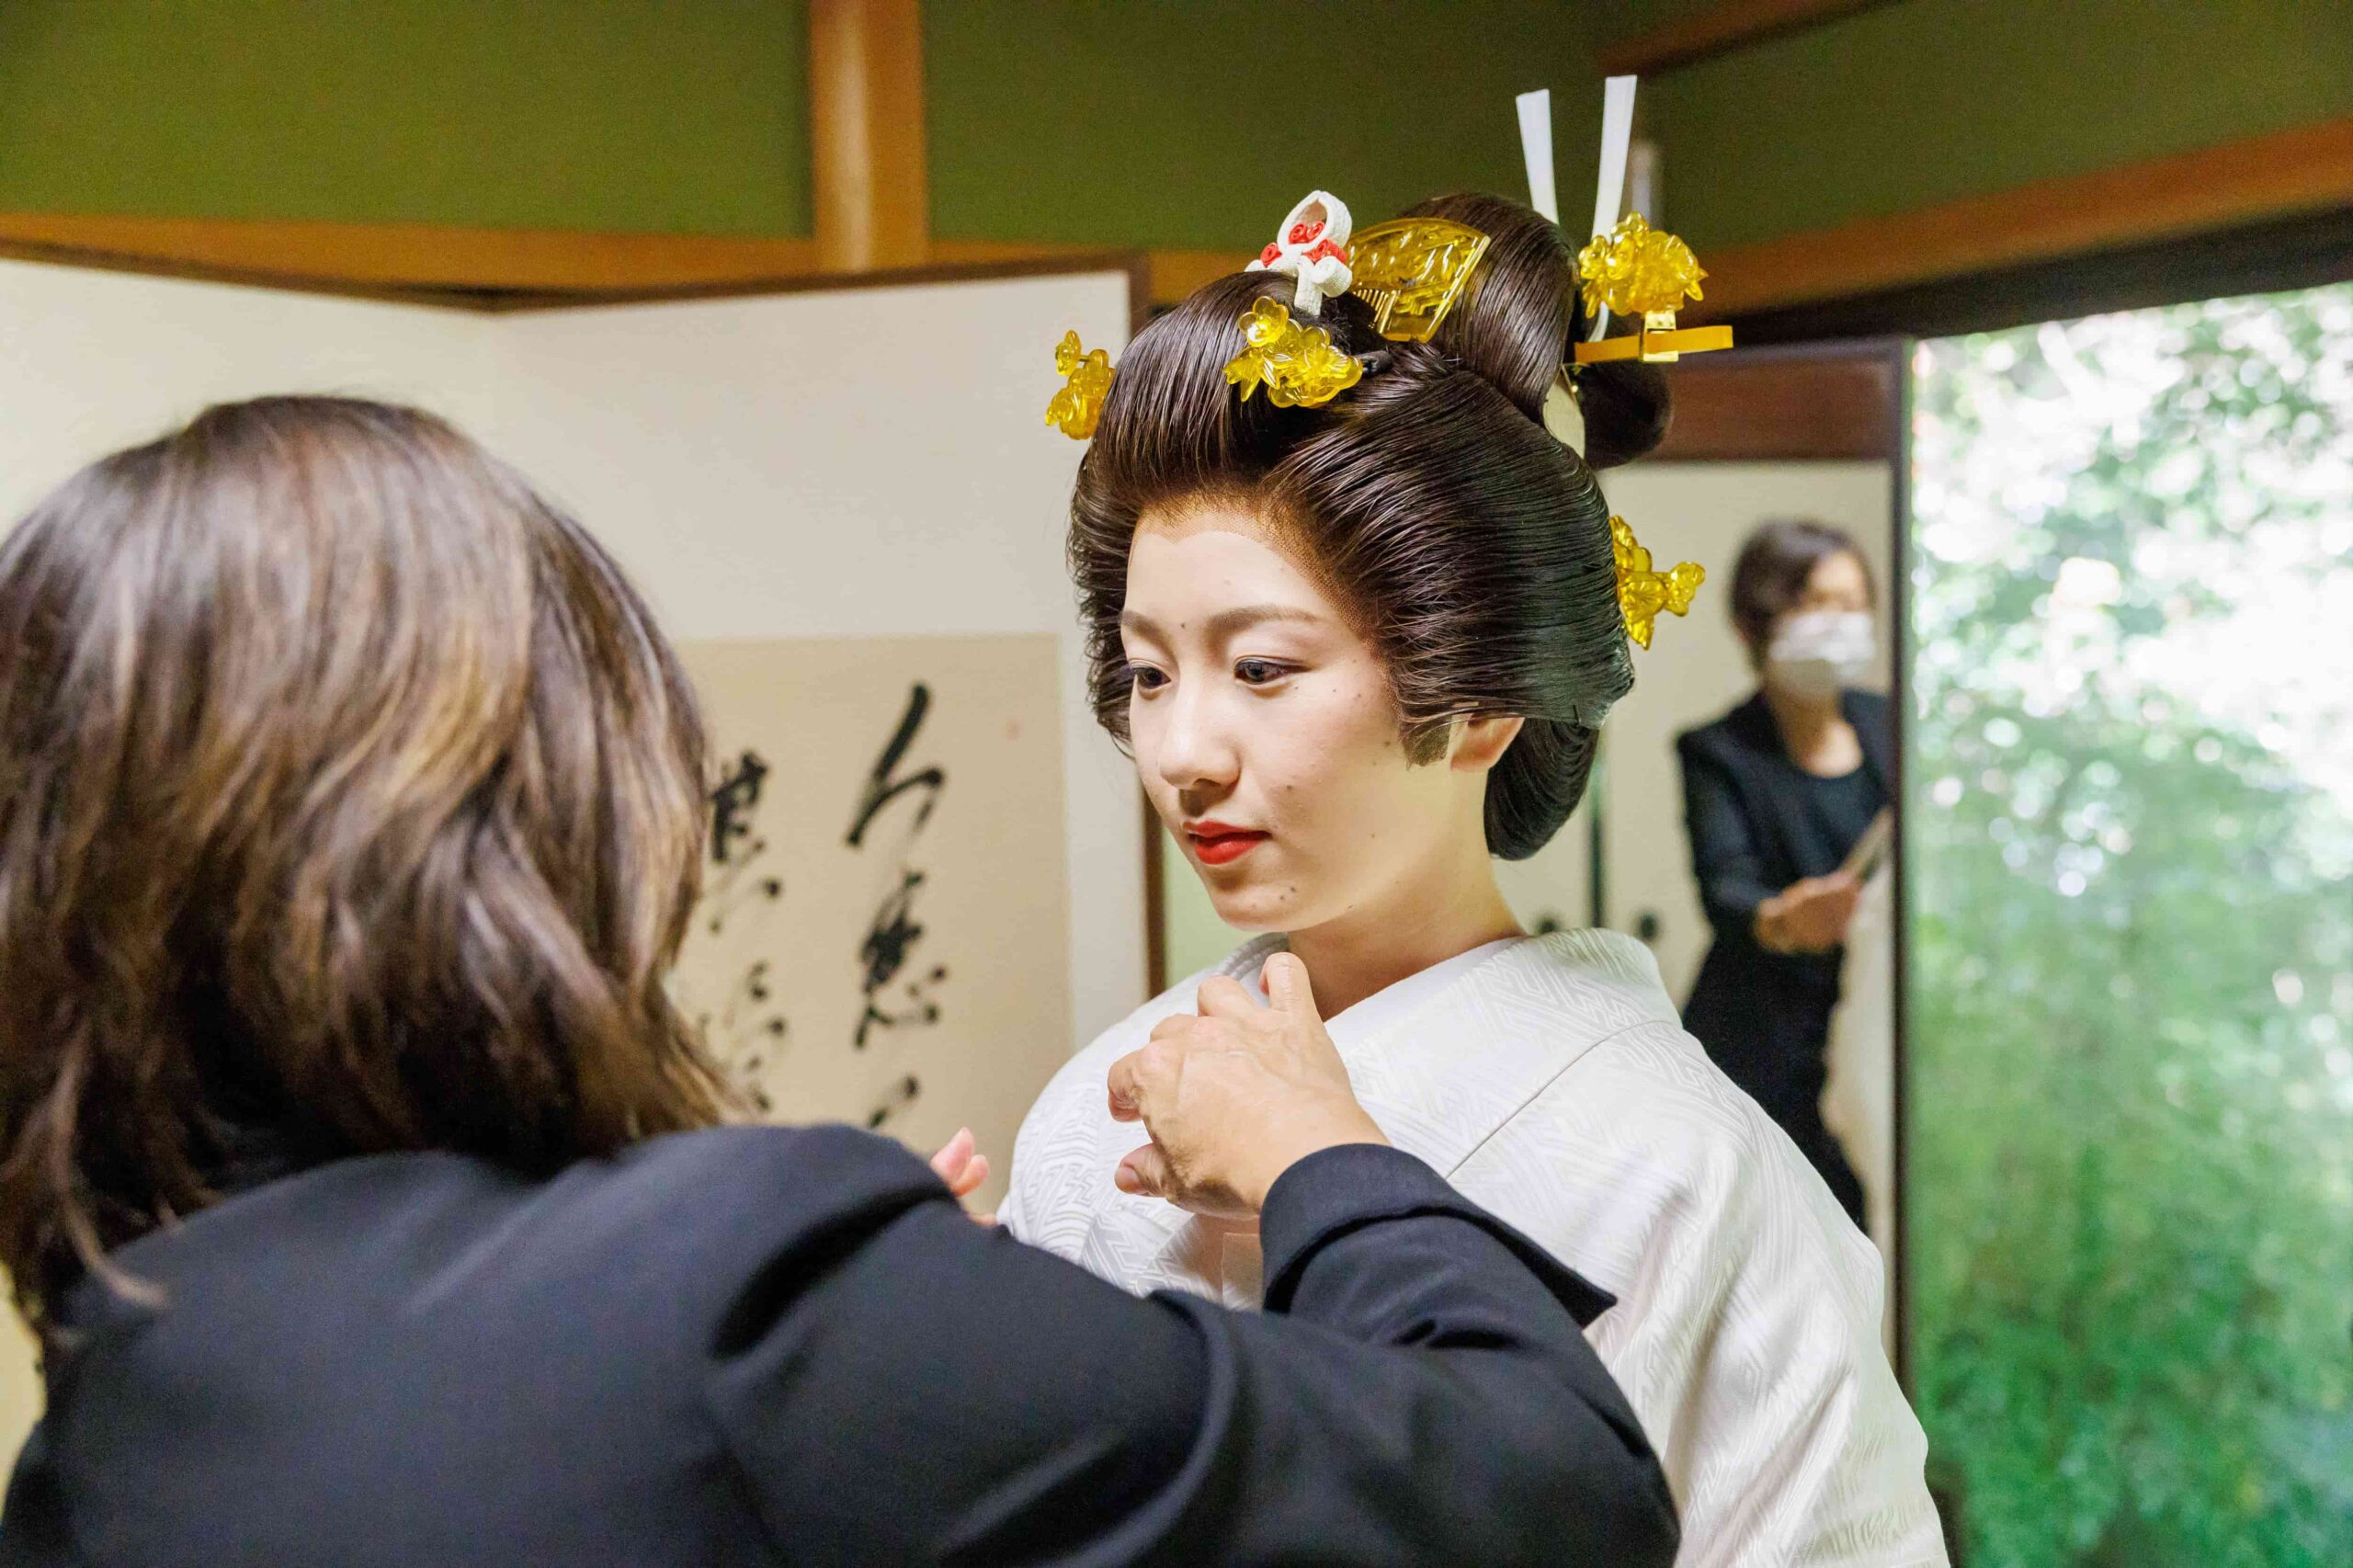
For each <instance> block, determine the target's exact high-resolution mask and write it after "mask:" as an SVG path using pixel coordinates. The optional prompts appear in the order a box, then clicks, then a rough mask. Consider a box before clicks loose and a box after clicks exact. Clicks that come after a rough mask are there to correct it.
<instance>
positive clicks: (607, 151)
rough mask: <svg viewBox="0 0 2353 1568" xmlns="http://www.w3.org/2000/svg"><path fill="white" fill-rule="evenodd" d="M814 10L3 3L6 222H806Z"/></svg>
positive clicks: (773, 5)
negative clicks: (70, 218) (20, 216)
mask: <svg viewBox="0 0 2353 1568" xmlns="http://www.w3.org/2000/svg"><path fill="white" fill-rule="evenodd" d="M808 31H809V27H808V19H807V15H806V11H805V8H804V6H802V5H801V4H800V3H799V0H667V3H665V4H658V5H657V4H645V3H642V0H638V3H631V0H0V210H28V211H50V212H83V213H141V214H149V215H156V216H168V217H222V218H301V219H327V220H340V221H346V222H435V223H460V224H478V225H484V226H489V227H509V228H516V227H519V228H554V229H563V228H573V229H605V230H623V231H632V230H633V231H648V232H664V231H672V232H680V233H717V234H805V233H808V232H809V227H810V220H809V126H808V111H807V108H806V98H807V81H808V74H809V73H808Z"/></svg>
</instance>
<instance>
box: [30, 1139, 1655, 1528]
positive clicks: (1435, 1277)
mask: <svg viewBox="0 0 2353 1568" xmlns="http://www.w3.org/2000/svg"><path fill="white" fill-rule="evenodd" d="M1263 1234H1264V1240H1265V1245H1266V1256H1267V1279H1268V1281H1269V1284H1268V1288H1267V1308H1268V1312H1267V1314H1266V1315H1256V1314H1237V1313H1232V1312H1225V1311H1223V1310H1222V1309H1220V1308H1218V1307H1215V1306H1212V1305H1210V1304H1208V1303H1205V1302H1202V1301H1193V1300H1189V1299H1176V1298H1154V1299H1152V1300H1148V1301H1139V1300H1136V1299H1133V1298H1131V1297H1130V1296H1128V1295H1126V1294H1124V1293H1122V1292H1121V1291H1120V1290H1116V1289H1114V1288H1113V1287H1111V1286H1108V1285H1106V1284H1103V1283H1102V1282H1100V1281H1098V1280H1096V1279H1094V1278H1091V1277H1089V1276H1087V1275H1086V1274H1084V1273H1082V1272H1081V1271H1079V1270H1078V1269H1075V1268H1073V1267H1069V1266H1068V1265H1066V1264H1064V1263H1063V1262H1062V1261H1061V1260H1059V1259H1057V1258H1054V1257H1051V1256H1047V1255H1046V1254H1044V1253H1040V1252H1037V1251H1033V1250H1032V1249H1030V1248H1028V1247H1025V1246H1023V1245H1021V1244H1018V1243H1017V1242H1015V1241H1014V1240H1013V1239H1012V1238H1011V1237H1010V1236H1007V1235H1005V1234H1002V1233H996V1232H993V1231H985V1230H983V1229H982V1228H981V1227H979V1226H976V1225H974V1224H973V1223H972V1221H970V1220H969V1219H967V1218H966V1217H965V1216H964V1214H963V1213H962V1211H961V1209H959V1207H958V1206H957V1205H956V1203H955V1202H954V1200H953V1199H950V1198H949V1195H948V1193H947V1191H946V1189H945V1188H944V1187H941V1186H940V1184H939V1183H938V1180H937V1179H935V1178H934V1177H933V1176H932V1175H931V1173H930V1172H929V1171H928V1170H927V1169H926V1167H925V1166H924V1165H923V1164H922V1163H921V1162H920V1161H917V1160H915V1159H914V1158H912V1157H911V1156H909V1155H908V1154H906V1153H904V1151H902V1150H900V1149H898V1148H897V1147H896V1146H895V1145H892V1144H889V1143H886V1142H882V1141H881V1140H879V1139H876V1138H873V1137H870V1136H868V1135H867V1134H864V1133H860V1132H856V1131H849V1130H847V1129H842V1128H818V1129H811V1130H801V1131H788V1130H781V1129H749V1128H746V1129H732V1130H724V1131H710V1132H703V1133H693V1134H685V1135H680V1136H676V1137H670V1138H664V1139H660V1140H656V1141H654V1142H650V1143H648V1144H645V1145H643V1146H642V1147H641V1148H639V1149H637V1150H635V1151H633V1152H632V1153H629V1154H628V1155H626V1156H625V1157H623V1158H620V1159H618V1160H613V1161H609V1162H604V1161H599V1162H590V1163H586V1164H583V1165H577V1166H575V1167H574V1168H572V1169H570V1170H568V1171H566V1172H564V1173H563V1174H562V1175H561V1176H556V1177H555V1178H553V1179H551V1180H544V1181H534V1180H529V1179H525V1178H522V1177H519V1176H515V1175H512V1174H509V1173H507V1172H505V1171H502V1170H499V1169H496V1168H494V1167H492V1166H490V1165H484V1164H483V1163H480V1162H478V1161H474V1160H471V1159H466V1158H462V1157H458V1156H454V1155H444V1154H402V1155H388V1156H382V1157H376V1158H368V1159H354V1160H347V1161H344V1162H341V1163H339V1164H335V1165H328V1166H324V1167H322V1168H318V1169H315V1170H313V1171H310V1172H308V1173H305V1174H302V1175H300V1176H291V1177H288V1178H285V1179H282V1180H278V1181H275V1182H272V1183H269V1184H267V1185H266V1186H263V1187H256V1188H254V1189H252V1190H249V1191H246V1192H244V1193H243V1194H241V1195H239V1196H237V1197H234V1198H232V1199H228V1200H227V1201H224V1202H222V1203H221V1204H218V1205H216V1206H215V1207H213V1208H210V1209H208V1210H204V1211H202V1212H200V1213H199V1214H197V1215H195V1216H194V1217H193V1218H192V1219H190V1220H188V1221H187V1222H185V1223H184V1224H181V1225H179V1226H177V1227H176V1228H174V1229H172V1230H170V1231H167V1232H159V1233H154V1234H152V1235H150V1236H147V1237H143V1238H142V1239H141V1240H139V1241H137V1242H134V1243H132V1244H130V1245H128V1246H125V1247H123V1248H121V1249H120V1250H119V1252H118V1253H117V1254H116V1255H115V1258H114V1261H115V1262H116V1263H117V1264H119V1267H121V1268H123V1269H124V1270H125V1271H127V1272H129V1273H131V1274H132V1275H135V1276H137V1277H139V1278H143V1279H145V1280H148V1281H150V1282H152V1283H153V1284H154V1285H155V1286H158V1287H160V1288H161V1290H163V1292H164V1302H165V1304H163V1305H162V1306H161V1307H147V1306H140V1305H137V1304H134V1303H132V1302H131V1301H128V1300H125V1299H123V1298H121V1297H119V1296H114V1295H111V1294H108V1293H107V1292H106V1291H104V1290H101V1289H100V1288H99V1287H98V1286H97V1284H96V1283H95V1282H85V1284H84V1285H83V1286H82V1287H81V1288H80V1289H79V1290H77V1291H76V1292H75V1293H74V1294H73V1295H72V1296H71V1298H70V1300H69V1304H68V1311H67V1312H66V1314H65V1317H66V1319H67V1321H69V1323H70V1324H71V1327H72V1331H73V1335H74V1347H73V1349H72V1350H71V1352H70V1353H69V1354H66V1355H64V1356H63V1357H62V1358H57V1359H55V1361H54V1363H53V1364H52V1365H51V1368H50V1369H49V1374H48V1375H49V1383H50V1400H51V1403H50V1409H49V1414H48V1415H47V1418H46V1419H45V1420H44V1421H43V1423H42V1425H41V1426H40V1429H39V1430H38V1431H37V1432H36V1434H35V1436H34V1437H33V1440H32V1442H31V1443H30V1444H29V1445H28V1448H27V1449H26V1451H25V1453H24V1455H23V1456H22V1458H21V1459H20V1460H19V1462H18V1464H17V1471H16V1476H15V1479H14V1482H13V1483H12V1484H11V1486H10V1489H9V1494H8V1499H7V1508H6V1518H5V1526H0V1562H6V1563H20V1564H41V1565H44V1568H48V1565H55V1564H63V1563H85V1564H108V1565H114V1564H125V1565H128V1564H142V1565H154V1568H165V1565H168V1568H213V1565H220V1564H231V1563H236V1564H264V1563H267V1564H271V1565H273V1568H296V1565H301V1564H313V1563H316V1564H334V1565H335V1568H392V1565H395V1564H397V1565H403V1568H407V1565H417V1568H423V1565H427V1564H429V1565H431V1568H474V1565H480V1568H493V1565H495V1568H526V1565H531V1564H577V1565H581V1568H623V1565H629V1568H641V1565H659V1564H672V1563H676V1564H688V1563H692V1564H698V1565H701V1568H724V1565H729V1564H744V1563H763V1564H773V1563H785V1562H790V1563H824V1564H833V1563H839V1564H858V1565H860V1568H874V1565H880V1564H899V1563H933V1562H960V1563H1050V1562H1051V1563H1056V1564H1107V1565H1108V1564H1121V1563H1146V1562H1152V1563H1162V1562H1165V1563H1172V1564H1173V1563H1185V1564H1192V1565H1210V1564H1221V1563H1245V1562H1247V1563H1261V1562H1294V1563H1296V1562H1347V1563H1356V1564H1375V1563H1400V1564H1402V1563H1452V1562H1460V1563H1466V1564H1467V1563H1477V1564H1482V1565H1485V1568H1494V1565H1497V1564H1505V1563H1520V1562H1526V1563H1536V1562H1545V1563H1560V1562H1608V1563H1612V1564H1665V1563H1666V1562H1669V1560H1670V1559H1671V1558H1672V1556H1673V1554H1674V1551H1675V1544H1676V1528H1675V1522H1674V1517H1673V1511H1672V1506H1671V1504H1670V1502H1669V1500H1668V1497H1667V1494H1666V1492H1665V1483H1664V1482H1663V1479H1662V1477H1661V1475H1660V1473H1659V1471H1658V1467H1657V1465H1656V1463H1655V1462H1654V1460H1653V1458H1652V1456H1651V1454H1650V1451H1649V1449H1647V1447H1646V1446H1645V1445H1644V1442H1643V1436H1642V1433H1641V1431H1640V1430H1639V1428H1638V1427H1637V1426H1636V1423H1635V1418H1634V1416H1633V1414H1632V1412H1631V1410H1630V1409H1629V1407H1628V1406H1627V1404H1626V1402H1625V1400H1624V1399H1623V1398H1622V1397H1621V1395H1620V1392H1619V1391H1618V1389H1617V1388H1616V1386H1615V1385H1614V1384H1612V1383H1611V1382H1610V1381H1609V1379H1608V1375H1607V1374H1606V1373H1605V1372H1604V1371H1603V1369H1602V1368H1601V1365H1600V1363H1599V1362H1598V1361H1597V1360H1596V1359H1595V1358H1594V1355H1593V1353H1592V1351H1591V1350H1590V1349H1589V1348H1588V1347H1587V1346H1586V1342H1585V1339H1584V1337H1583V1335H1581V1334H1580V1333H1579V1332H1578V1327H1579V1320H1580V1318H1581V1317H1590V1316H1591V1315H1592V1314H1593V1313H1595V1312H1598V1311H1599V1310H1601V1308H1602V1307H1603V1306H1604V1305H1606V1304H1607V1301H1608V1298H1607V1297H1605V1296H1602V1295H1601V1294H1600V1293H1599V1292H1597V1291H1596V1290H1594V1289H1593V1288H1592V1287H1591V1286H1589V1285H1587V1284H1586V1283H1585V1282H1584V1281H1583V1280H1581V1279H1579V1278H1577V1277H1575V1276H1574V1275H1573V1274H1571V1273H1569V1272H1567V1271H1566V1270H1564V1269H1563V1268H1561V1267H1558V1266H1557V1265H1555V1264H1553V1263H1552V1261H1551V1260H1550V1259H1548V1258H1547V1257H1546V1256H1544V1254H1543V1253H1542V1252H1541V1251H1540V1249H1538V1248H1537V1247H1535V1246H1534V1245H1533V1244H1530V1243H1529V1242H1527V1241H1526V1240H1524V1239H1523V1238H1521V1237H1519V1236H1518V1234H1517V1233H1514V1232H1512V1231H1510V1230H1509V1229H1508V1228H1506V1227H1505V1226H1504V1225H1502V1224H1501V1223H1499V1222H1498V1221H1495V1220H1493V1219H1491V1218H1489V1217H1488V1216H1487V1215H1485V1214H1484V1213H1483V1212H1482V1211H1481V1210H1478V1209H1477V1208H1475V1207H1474V1206H1472V1204H1470V1203H1468V1202H1466V1201H1465V1200H1463V1199H1461V1198H1459V1197H1458V1196H1456V1194H1455V1193H1454V1192H1453V1191H1452V1190H1451V1189H1450V1188H1449V1187H1447V1186H1446V1185H1445V1184H1444V1183H1443V1182H1442V1181H1440V1180H1439V1179H1438V1177H1437V1176H1435V1175H1434V1174H1433V1173H1432V1172H1431V1171H1430V1170H1429V1169H1428V1168H1427V1166H1424V1165H1420V1164H1419V1163H1417V1162H1415V1160H1413V1159H1411V1158H1410V1157H1409V1156H1406V1155H1404V1154H1402V1153H1397V1152H1395V1151H1393V1150H1390V1149H1384V1148H1378V1147H1370V1146H1359V1147H1354V1148H1346V1149H1336V1150H1328V1151H1326V1152H1324V1153H1321V1154H1318V1155H1315V1156H1313V1158H1311V1159H1309V1160H1306V1161H1303V1162H1302V1163H1301V1165H1299V1166H1298V1167H1296V1168H1295V1169H1293V1170H1292V1171H1291V1172H1290V1173H1289V1174H1287V1175H1286V1176H1284V1177H1283V1178H1282V1180H1281V1181H1280V1182H1279V1184H1278V1185H1277V1187H1276V1188H1275V1190H1274V1192H1273V1194H1272V1195H1271V1197H1270V1199H1269V1201H1268V1204H1267V1210H1266V1214H1265V1217H1264V1222H1263Z"/></svg>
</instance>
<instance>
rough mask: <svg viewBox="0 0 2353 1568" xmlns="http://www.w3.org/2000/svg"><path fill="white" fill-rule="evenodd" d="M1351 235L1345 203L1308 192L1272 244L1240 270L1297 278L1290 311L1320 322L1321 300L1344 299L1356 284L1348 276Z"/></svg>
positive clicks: (1321, 192) (1319, 192) (1326, 193)
mask: <svg viewBox="0 0 2353 1568" xmlns="http://www.w3.org/2000/svg"><path fill="white" fill-rule="evenodd" d="M1353 232H1354V225H1353V224H1352V223H1351V222H1349V219H1348V204H1347V202H1345V201H1343V200H1341V199H1339V198H1338V197H1336V196H1334V195H1333V194H1332V193H1331V192H1330V191H1328V190H1312V191H1309V192H1308V193H1307V199H1305V200H1303V201H1302V202H1301V203H1300V204H1299V205H1298V206H1296V207H1294V208H1292V209H1291V210H1290V216H1289V217H1287V218H1285V219H1284V220H1283V226H1282V228H1281V229H1280V230H1279V231H1277V233H1276V234H1275V243H1274V244H1270V245H1268V246H1267V248H1266V249H1265V250H1263V251H1260V252H1259V253H1258V259H1257V260H1256V261H1254V262H1252V263H1251V264H1250V265H1249V266H1248V267H1245V268H1244V270H1245V271H1248V272H1280V273H1283V274H1285V275H1286V276H1288V277H1291V278H1298V279H1299V287H1298V289H1297V290H1294V291H1293V292H1292V294H1291V309H1292V310H1295V311H1297V312H1299V313H1300V314H1301V315H1303V316H1320V315H1322V314H1323V313H1324V301H1325V300H1327V299H1337V298H1338V297H1339V296H1340V295H1342V294H1345V293H1347V291H1348V285H1350V284H1351V283H1354V282H1355V281H1356V275H1355V274H1354V273H1352V272H1350V271H1349V270H1348V235H1349V234H1350V233H1353Z"/></svg>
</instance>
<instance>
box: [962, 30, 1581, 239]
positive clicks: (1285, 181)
mask: <svg viewBox="0 0 2353 1568" xmlns="http://www.w3.org/2000/svg"><path fill="white" fill-rule="evenodd" d="M924 20H925V25H924V52H925V59H924V67H925V72H926V76H927V78H928V83H929V94H930V104H931V124H930V135H931V188H932V217H933V224H934V227H935V230H936V232H937V233H938V234H939V235H941V236H942V237H944V238H953V239H1003V240H1020V239H1029V240H1067V241H1074V242H1081V243H1086V242H1101V241H1116V242H1119V243H1125V244H1145V245H1159V246H1171V247H1177V248H1187V247H1233V248H1235V249H1255V248H1256V247H1257V246H1258V245H1260V244H1264V243H1265V242H1266V241H1267V240H1268V239H1271V238H1272V237H1273V235H1274V231H1275V227H1276V225H1277V224H1278V223H1279V222H1280V221H1281V219H1282V216H1283V214H1284V213H1285V212H1287V211H1289V210H1290V207H1291V205H1292V203H1294V202H1296V201H1297V200H1298V199H1300V198H1301V197H1302V196H1304V195H1306V194H1307V193H1308V192H1309V191H1310V190H1312V189H1314V188H1317V187H1323V188H1325V189H1328V190H1330V191H1332V192H1333V193H1334V194H1336V195H1337V196H1338V197H1339V198H1340V199H1342V200H1344V201H1346V202H1347V203H1348V205H1349V207H1350V209H1351V210H1353V211H1354V212H1355V213H1356V214H1357V217H1358V222H1372V221H1374V220H1376V219H1379V218H1383V217H1386V216H1388V215H1390V214H1391V213H1392V212H1394V211H1396V210H1398V209H1399V208H1400V207H1403V206H1404V205H1406V204H1407V203H1409V202H1413V201H1416V200H1419V199H1421V198H1423V197H1426V196H1432V195H1436V194H1438V193H1439V192H1441V191H1448V190H1460V189H1464V188H1480V189H1493V190H1502V191H1506V192H1509V193H1512V194H1518V193H1520V192H1522V191H1524V190H1525V189H1526V188H1527V177H1526V176H1525V175H1524V174H1523V172H1522V170H1521V165H1520V154H1519V128H1518V120H1517V119H1515V118H1514V114H1513V110H1512V105H1511V99H1512V97H1513V95H1515V94H1517V93H1521V92H1526V91H1528V90H1529V89H1530V88H1534V87H1551V88H1552V89H1553V115H1554V119H1555V124H1556V126H1557V128H1558V131H1559V141H1560V144H1561V146H1562V148H1563V155H1564V157H1566V158H1567V162H1566V163H1565V164H1564V165H1563V169H1562V171H1561V188H1562V191H1563V197H1564V199H1566V197H1567V195H1568V193H1571V192H1574V191H1577V190H1581V189H1585V188H1586V187H1588V186H1589V183H1590V181H1591V179H1592V176H1591V174H1590V173H1589V172H1586V171H1587V165H1588V163H1589V162H1590V158H1591V154H1590V153H1581V154H1574V155H1572V154H1569V153H1568V152H1567V150H1568V149H1572V148H1578V147H1590V146H1591V144H1592V140H1593V136H1594V128H1596V127H1597V126H1598V125H1599V123H1600V117H1601V89H1600V84H1599V82H1598V80H1597V77H1596V75H1595V74H1594V67H1593V61H1592V56H1591V55H1590V54H1589V53H1588V52H1587V51H1586V46H1585V42H1584V36H1583V28H1582V26H1581V23H1580V18H1579V7H1577V6H1569V5H1563V4H1560V3H1558V0H1447V3H1441V0H1280V3H1276V0H1125V3H1122V4H1118V5H1108V4H1102V3H1100V0H932V3H931V4H929V5H927V6H926V7H925V14H924ZM1588 199H1589V198H1588Z"/></svg>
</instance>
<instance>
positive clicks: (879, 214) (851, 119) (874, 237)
mask: <svg viewBox="0 0 2353 1568" xmlns="http://www.w3.org/2000/svg"><path fill="white" fill-rule="evenodd" d="M809 120H810V124H809V129H810V143H809V145H810V165H811V167H810V174H811V182H812V187H813V197H814V210H815V218H816V230H817V259H818V265H819V266H821V267H824V269H825V270H826V271H828V272H863V271H866V270H867V269H869V268H871V267H914V266H919V265H921V264H922V263H923V262H924V261H926V259H927V257H928V254H929V242H930V237H931V187H930V184H929V177H928V174H927V165H926V152H925V140H924V97H923V17H922V14H921V12H920V10H919V9H918V7H917V0H810V6H809Z"/></svg>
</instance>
